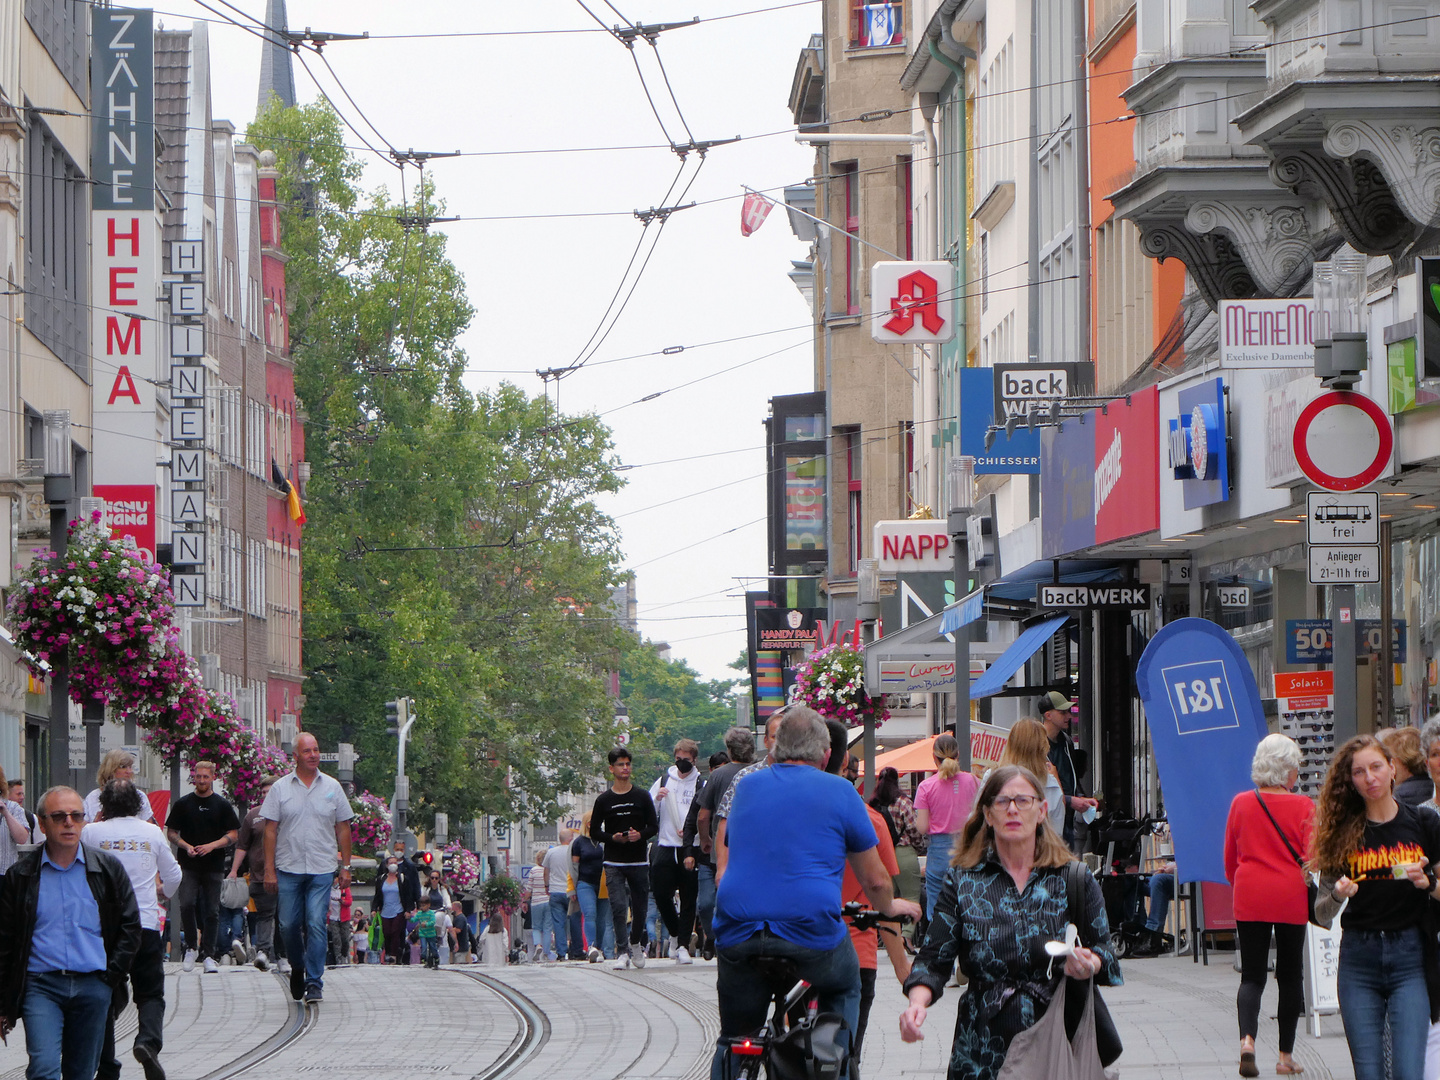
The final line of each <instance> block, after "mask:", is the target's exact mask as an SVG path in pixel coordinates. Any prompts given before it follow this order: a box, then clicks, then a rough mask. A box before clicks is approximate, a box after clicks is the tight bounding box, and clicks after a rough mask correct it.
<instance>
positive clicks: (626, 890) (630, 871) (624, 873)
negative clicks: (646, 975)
mask: <svg viewBox="0 0 1440 1080" xmlns="http://www.w3.org/2000/svg"><path fill="white" fill-rule="evenodd" d="M605 889H606V891H607V892H608V893H609V894H610V917H611V919H612V920H613V921H614V923H615V954H616V955H617V956H618V955H619V954H620V953H622V952H630V951H631V949H630V947H631V946H634V945H643V944H645V916H646V914H647V913H648V910H649V907H650V873H649V868H648V867H645V866H606V867H605ZM627 923H628V924H629V930H628V931H627V930H626V924H627Z"/></svg>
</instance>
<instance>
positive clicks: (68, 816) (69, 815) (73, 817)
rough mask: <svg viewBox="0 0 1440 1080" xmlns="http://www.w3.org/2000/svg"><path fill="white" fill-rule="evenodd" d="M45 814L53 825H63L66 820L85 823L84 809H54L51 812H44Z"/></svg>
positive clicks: (77, 823) (79, 823)
mask: <svg viewBox="0 0 1440 1080" xmlns="http://www.w3.org/2000/svg"><path fill="white" fill-rule="evenodd" d="M45 816H46V817H47V818H49V819H50V821H51V823H52V824H54V825H64V824H65V822H67V821H70V822H73V823H75V824H76V825H83V824H85V811H84V810H69V811H66V810H56V811H55V812H54V813H53V814H46V815H45Z"/></svg>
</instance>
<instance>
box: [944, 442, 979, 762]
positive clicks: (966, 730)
mask: <svg viewBox="0 0 1440 1080" xmlns="http://www.w3.org/2000/svg"><path fill="white" fill-rule="evenodd" d="M946 481H947V485H948V487H949V492H948V494H949V496H950V512H949V514H947V515H946V519H945V526H946V529H947V530H948V531H949V533H950V548H951V550H952V551H953V552H954V554H955V600H956V602H957V603H958V602H959V601H960V599H961V598H962V597H963V596H964V595H965V586H964V582H965V581H966V580H968V577H969V571H970V562H969V559H968V558H967V556H966V551H965V530H966V524H965V521H966V518H968V517H969V516H970V512H971V511H972V510H973V509H974V507H975V459H974V458H973V457H969V456H964V455H962V456H960V457H953V458H951V459H950V463H949V465H948V466H947V469H946ZM955 741H956V742H957V743H959V744H960V759H959V760H960V769H961V771H962V772H969V771H970V624H969V623H968V622H966V623H965V624H964V625H963V626H960V627H958V628H956V630H955Z"/></svg>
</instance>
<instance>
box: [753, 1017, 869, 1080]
mask: <svg viewBox="0 0 1440 1080" xmlns="http://www.w3.org/2000/svg"><path fill="white" fill-rule="evenodd" d="M849 1070H850V1028H849V1027H848V1026H847V1025H846V1023H845V1018H844V1017H843V1016H841V1015H840V1014H839V1013H821V1014H820V1015H818V1016H817V1017H815V1019H814V1020H809V1019H805V1020H801V1021H800V1022H799V1023H798V1024H796V1025H795V1026H794V1027H792V1028H790V1029H789V1030H788V1031H786V1032H785V1034H783V1035H781V1036H779V1037H778V1038H776V1039H775V1041H774V1042H772V1043H771V1044H770V1080H843V1078H844V1077H846V1076H848V1075H849Z"/></svg>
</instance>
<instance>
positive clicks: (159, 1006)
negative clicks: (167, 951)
mask: <svg viewBox="0 0 1440 1080" xmlns="http://www.w3.org/2000/svg"><path fill="white" fill-rule="evenodd" d="M130 989H131V997H132V998H133V999H134V1001H135V1008H136V1010H137V1011H138V1012H139V1014H140V1030H139V1031H138V1032H136V1034H135V1045H136V1046H148V1047H149V1048H150V1049H151V1050H154V1051H155V1053H157V1054H158V1053H160V1048H161V1047H162V1046H163V1045H164V1043H165V1037H164V1028H165V966H164V962H163V959H162V952H161V945H160V931H159V930H141V931H140V949H139V951H138V952H136V954H135V964H134V966H133V967H131V968H130ZM95 1076H96V1080H118V1078H119V1076H120V1061H119V1059H118V1058H116V1056H115V1014H114V1013H113V1012H112V1013H111V1014H110V1018H109V1019H108V1020H107V1021H106V1022H105V1042H104V1044H103V1045H102V1046H101V1047H100V1069H99V1071H98V1072H97V1073H96V1074H95Z"/></svg>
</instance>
